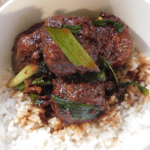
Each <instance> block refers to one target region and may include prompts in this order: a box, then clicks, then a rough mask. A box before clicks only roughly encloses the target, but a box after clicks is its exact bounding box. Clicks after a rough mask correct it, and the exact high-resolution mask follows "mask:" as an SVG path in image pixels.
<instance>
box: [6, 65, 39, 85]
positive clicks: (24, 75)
mask: <svg viewBox="0 0 150 150" xmlns="http://www.w3.org/2000/svg"><path fill="white" fill-rule="evenodd" d="M38 69H39V66H38V65H35V64H30V65H27V66H25V67H24V68H23V69H22V70H21V71H20V72H19V73H18V74H17V75H16V76H15V77H14V78H13V79H12V80H11V82H10V84H9V87H15V86H17V85H19V84H20V83H22V82H23V81H24V80H26V79H28V78H29V77H31V76H32V75H34V74H35V73H36V72H37V71H38Z"/></svg>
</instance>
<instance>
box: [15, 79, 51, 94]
mask: <svg viewBox="0 0 150 150" xmlns="http://www.w3.org/2000/svg"><path fill="white" fill-rule="evenodd" d="M51 84H52V82H51V81H45V80H43V78H42V77H39V78H35V79H34V80H33V81H32V83H31V86H32V85H40V86H45V85H51ZM13 89H14V90H15V91H23V90H25V83H24V82H22V83H20V84H19V85H17V86H15V87H14V88H13Z"/></svg>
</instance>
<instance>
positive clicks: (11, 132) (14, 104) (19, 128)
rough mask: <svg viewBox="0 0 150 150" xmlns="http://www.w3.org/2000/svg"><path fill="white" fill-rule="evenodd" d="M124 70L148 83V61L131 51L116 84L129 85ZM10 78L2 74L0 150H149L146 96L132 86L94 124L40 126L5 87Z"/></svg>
mask: <svg viewBox="0 0 150 150" xmlns="http://www.w3.org/2000/svg"><path fill="white" fill-rule="evenodd" d="M128 71H135V72H136V73H137V74H138V75H139V76H140V82H139V83H140V84H141V85H143V86H149V84H150V58H146V56H144V55H143V54H141V53H138V52H136V51H134V52H133V54H132V56H131V58H130V60H129V61H128V63H127V65H126V68H125V69H124V70H121V71H120V72H117V76H118V79H119V81H130V80H129V79H128V77H127V72H128ZM12 76H13V74H12V71H11V69H9V70H7V72H6V75H5V80H4V81H3V87H2V88H1V89H0V149H1V150H8V149H9V150H70V149H71V150H85V149H86V150H99V149H100V150H134V149H136V150H148V149H150V97H149V96H146V95H143V94H141V92H140V91H139V89H138V88H137V87H134V86H133V85H131V86H129V87H128V88H127V93H126V94H125V101H123V102H122V103H121V104H120V105H117V104H116V105H114V106H112V104H114V103H115V102H117V101H118V100H117V99H116V97H115V96H114V95H113V96H111V97H110V99H109V102H108V109H110V115H109V116H107V117H105V118H103V119H102V120H101V121H100V122H98V123H92V124H89V123H84V124H83V125H81V126H78V125H70V126H68V127H64V125H63V123H62V122H61V121H60V120H59V119H57V118H55V117H54V118H51V119H49V120H48V123H49V125H47V126H46V125H43V124H42V122H41V120H40V118H39V116H38V115H39V113H44V110H42V109H38V108H36V107H33V106H32V103H31V100H30V98H29V97H28V96H27V95H24V94H22V93H21V92H14V91H13V90H12V89H8V88H6V86H5V85H6V83H7V82H8V80H9V79H10V78H11V77H12ZM131 105H132V106H133V107H132V106H131Z"/></svg>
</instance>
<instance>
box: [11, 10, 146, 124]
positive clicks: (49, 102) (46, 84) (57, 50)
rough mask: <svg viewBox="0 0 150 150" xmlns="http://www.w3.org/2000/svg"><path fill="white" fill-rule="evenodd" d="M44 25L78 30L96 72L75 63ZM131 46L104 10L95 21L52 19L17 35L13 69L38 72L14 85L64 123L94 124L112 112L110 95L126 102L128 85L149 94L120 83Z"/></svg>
mask: <svg viewBox="0 0 150 150" xmlns="http://www.w3.org/2000/svg"><path fill="white" fill-rule="evenodd" d="M99 23H100V25H99ZM46 27H50V28H51V29H62V30H63V29H64V28H67V30H68V29H69V28H71V27H76V28H77V27H78V28H79V30H78V33H75V32H72V34H73V36H74V37H75V39H76V40H77V42H78V43H79V44H80V45H81V46H82V47H83V49H84V50H85V52H86V53H87V54H88V56H89V57H90V59H91V61H92V63H94V64H96V65H97V68H98V69H97V70H96V69H93V68H90V67H85V66H82V65H78V66H77V65H74V64H73V62H72V61H70V58H69V57H68V56H67V55H66V54H65V53H64V51H63V50H62V49H64V47H60V46H58V45H59V44H58V43H57V41H56V40H55V39H54V38H53V36H52V35H51V34H50V33H49V31H48V30H47V28H46ZM67 30H66V31H67ZM69 30H70V31H71V29H69ZM64 31H65V30H64ZM60 34H61V33H60ZM59 40H60V39H59ZM63 44H64V43H63ZM67 44H68V43H67V41H66V45H67ZM71 44H72V43H71ZM64 45H65V44H64ZM67 46H68V47H69V45H67ZM73 47H75V46H74V45H73ZM132 47H133V39H132V37H131V35H130V32H129V28H128V26H127V25H125V24H124V23H123V22H122V21H121V20H120V19H119V18H118V17H116V16H114V15H108V14H106V13H103V12H102V13H100V15H99V17H98V19H96V20H91V19H89V18H88V17H75V16H66V15H57V16H54V17H50V18H48V19H47V20H46V21H45V22H42V23H37V24H35V25H33V26H32V27H30V28H29V29H28V30H27V31H24V32H22V33H20V34H19V35H18V36H17V38H16V40H15V43H14V46H13V48H12V52H13V54H12V66H13V71H14V72H15V73H16V74H17V73H20V72H21V71H22V70H23V68H25V67H26V66H28V65H31V64H32V65H33V66H34V65H36V66H38V67H37V68H38V69H36V71H35V73H33V74H32V75H30V76H29V77H28V78H25V79H24V81H23V82H22V83H21V84H20V83H19V85H18V84H17V85H15V86H10V87H13V88H14V89H15V90H21V91H23V92H24V93H28V94H29V96H30V97H31V99H32V100H33V104H34V105H36V106H37V107H42V108H44V109H45V110H46V108H47V107H50V108H51V109H48V111H46V113H48V114H50V113H54V115H55V116H56V117H59V118H61V120H62V121H63V122H65V123H66V124H81V123H84V122H86V121H88V122H92V121H95V120H97V119H100V118H101V117H102V116H104V115H107V113H109V111H107V101H108V100H109V97H110V96H111V95H113V94H115V95H116V96H117V97H118V99H119V101H118V103H119V102H120V101H123V97H124V94H125V90H126V87H127V86H129V85H130V84H133V85H135V86H137V87H138V88H139V89H141V88H142V89H143V93H144V94H147V89H146V88H144V87H141V86H140V85H138V83H136V82H127V83H118V80H117V76H116V74H115V72H117V71H118V70H119V68H120V67H122V66H123V65H125V63H126V62H127V60H128V58H129V57H130V55H131V53H132ZM70 51H71V50H70ZM72 51H73V50H72ZM79 52H80V51H79ZM79 61H80V63H81V62H82V61H85V62H86V60H84V59H83V60H79ZM27 72H28V71H25V72H24V74H28V73H27ZM141 92H142V90H141ZM45 116H50V115H47V114H46V115H45Z"/></svg>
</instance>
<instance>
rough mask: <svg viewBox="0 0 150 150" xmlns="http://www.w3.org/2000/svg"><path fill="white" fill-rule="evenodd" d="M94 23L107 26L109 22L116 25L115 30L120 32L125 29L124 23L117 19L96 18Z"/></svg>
mask: <svg viewBox="0 0 150 150" xmlns="http://www.w3.org/2000/svg"><path fill="white" fill-rule="evenodd" d="M93 24H94V25H97V26H102V27H106V26H108V25H109V24H112V25H113V26H114V27H115V30H116V31H117V32H119V33H122V32H123V30H124V25H123V24H122V23H118V22H116V21H113V20H109V19H102V20H98V19H96V20H95V21H93Z"/></svg>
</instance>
